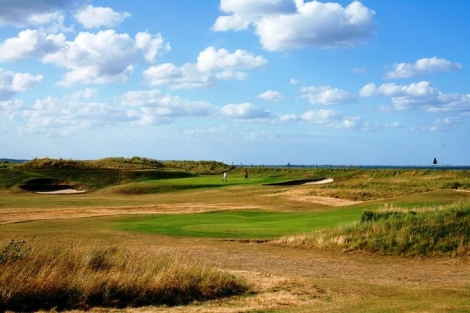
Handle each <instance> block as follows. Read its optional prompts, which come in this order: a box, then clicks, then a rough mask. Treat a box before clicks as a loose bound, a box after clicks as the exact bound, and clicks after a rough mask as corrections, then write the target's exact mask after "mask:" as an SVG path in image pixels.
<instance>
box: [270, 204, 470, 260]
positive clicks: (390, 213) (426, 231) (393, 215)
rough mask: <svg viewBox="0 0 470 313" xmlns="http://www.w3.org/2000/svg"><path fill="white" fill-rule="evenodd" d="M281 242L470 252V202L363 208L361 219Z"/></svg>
mask: <svg viewBox="0 0 470 313" xmlns="http://www.w3.org/2000/svg"><path fill="white" fill-rule="evenodd" d="M277 243H278V244H282V245H288V246H294V247H302V248H327V249H344V250H348V251H350V250H363V251H369V252H373V253H379V254H385V255H413V256H416V255H420V256H432V255H451V256H466V257H468V256H470V202H469V201H462V202H458V203H454V204H451V205H446V206H441V207H429V208H428V207H425V208H421V209H419V210H409V209H400V208H385V209H382V210H378V211H364V213H363V214H362V218H361V222H359V223H354V224H349V225H345V226H342V227H338V228H335V229H326V230H320V231H316V232H312V233H306V234H300V235H295V236H285V237H282V238H281V239H279V240H278V241H277Z"/></svg>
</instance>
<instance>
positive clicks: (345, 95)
mask: <svg viewBox="0 0 470 313" xmlns="http://www.w3.org/2000/svg"><path fill="white" fill-rule="evenodd" d="M300 91H301V92H302V93H303V95H302V97H303V98H306V99H308V101H309V102H310V103H311V104H322V105H336V104H347V103H353V102H356V97H355V96H354V95H352V94H351V93H349V92H347V91H344V90H341V89H337V88H331V87H329V86H320V87H316V86H310V87H302V88H301V89H300Z"/></svg>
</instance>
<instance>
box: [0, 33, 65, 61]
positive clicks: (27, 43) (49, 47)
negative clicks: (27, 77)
mask: <svg viewBox="0 0 470 313" xmlns="http://www.w3.org/2000/svg"><path fill="white" fill-rule="evenodd" d="M65 42H66V39H65V36H64V35H63V34H57V35H55V34H46V33H44V32H41V31H38V30H31V29H28V30H24V31H21V32H20V33H19V34H18V37H16V38H9V39H7V40H5V41H4V42H2V43H0V61H4V62H5V61H6V62H8V61H19V60H23V59H28V58H38V59H41V58H43V57H44V56H46V55H48V54H51V53H55V52H57V51H59V50H60V49H61V48H62V47H63V46H64V44H65Z"/></svg>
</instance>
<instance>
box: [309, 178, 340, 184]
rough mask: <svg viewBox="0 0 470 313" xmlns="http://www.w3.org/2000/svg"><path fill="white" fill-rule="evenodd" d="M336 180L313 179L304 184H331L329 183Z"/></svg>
mask: <svg viewBox="0 0 470 313" xmlns="http://www.w3.org/2000/svg"><path fill="white" fill-rule="evenodd" d="M333 181H334V180H333V178H326V179H322V180H319V181H312V182H308V183H305V184H304V185H321V184H329V183H332V182H333Z"/></svg>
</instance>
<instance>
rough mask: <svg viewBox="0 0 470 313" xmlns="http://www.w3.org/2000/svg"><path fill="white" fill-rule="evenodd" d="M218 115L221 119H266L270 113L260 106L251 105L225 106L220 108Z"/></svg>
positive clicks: (246, 103)
mask: <svg viewBox="0 0 470 313" xmlns="http://www.w3.org/2000/svg"><path fill="white" fill-rule="evenodd" d="M219 114H220V115H221V116H223V117H230V118H236V119H260V118H268V117H269V116H270V113H269V112H268V111H267V110H265V109H263V108H262V107H260V106H256V105H254V104H252V103H248V102H245V103H239V104H227V105H225V106H223V107H222V108H220V110H219Z"/></svg>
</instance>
